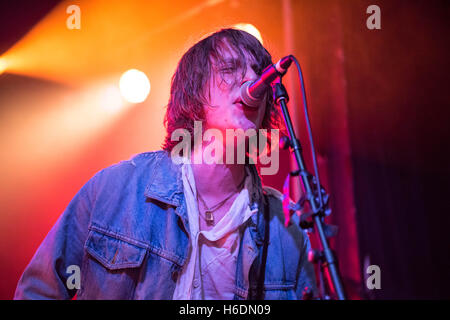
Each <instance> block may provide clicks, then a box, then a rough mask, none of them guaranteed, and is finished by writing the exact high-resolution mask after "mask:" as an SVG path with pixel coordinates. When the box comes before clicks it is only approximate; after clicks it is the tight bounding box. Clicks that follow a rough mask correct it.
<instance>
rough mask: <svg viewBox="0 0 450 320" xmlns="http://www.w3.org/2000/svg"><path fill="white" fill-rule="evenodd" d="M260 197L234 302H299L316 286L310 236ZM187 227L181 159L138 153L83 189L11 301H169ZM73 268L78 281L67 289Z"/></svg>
mask: <svg viewBox="0 0 450 320" xmlns="http://www.w3.org/2000/svg"><path fill="white" fill-rule="evenodd" d="M258 181H259V183H260V180H259V178H258ZM264 198H265V199H266V202H265V203H266V204H265V205H263V203H262V202H261V205H260V206H259V210H258V213H257V214H254V215H253V216H252V218H251V219H249V220H248V221H247V223H246V224H245V225H244V226H242V228H243V230H242V232H243V236H242V238H241V243H240V250H239V255H238V261H237V269H236V284H235V290H234V298H235V299H255V298H257V299H297V298H301V297H302V291H303V290H304V288H305V287H309V288H311V289H313V290H314V291H315V290H316V288H315V275H314V268H313V266H312V265H311V264H310V263H309V262H308V259H307V253H308V250H309V248H310V243H309V239H308V236H307V234H306V233H305V232H304V231H303V230H301V229H300V228H299V227H298V220H297V216H296V215H294V216H293V220H294V222H293V223H292V225H291V226H289V227H287V228H286V227H284V223H283V222H284V215H283V211H282V203H281V201H280V199H279V198H277V197H276V196H274V195H273V194H267V195H265V196H264ZM267 211H268V212H267ZM187 230H189V226H188V219H187V212H186V203H185V200H184V193H183V184H182V180H181V170H180V165H176V164H174V163H173V162H172V161H171V158H170V156H169V154H168V153H167V152H165V151H156V152H147V153H142V154H138V155H136V156H135V157H133V158H131V159H130V160H127V161H122V162H120V163H118V164H115V165H113V166H110V167H108V168H105V169H103V170H101V171H100V172H98V173H97V174H96V175H95V176H94V177H93V178H91V179H90V180H89V181H88V182H87V183H86V184H85V185H84V186H83V187H82V188H81V189H80V191H79V192H78V193H77V194H76V196H75V197H74V198H73V199H72V201H71V202H70V203H69V205H68V206H67V208H66V210H65V211H64V212H63V214H62V215H61V216H60V217H59V219H58V221H57V222H56V224H55V225H54V226H53V228H52V229H51V230H50V232H49V233H48V235H47V236H46V238H45V239H44V241H43V242H42V244H41V245H40V247H39V248H38V250H37V251H36V253H35V255H34V256H33V258H32V260H31V262H30V263H29V265H28V266H27V267H26V269H25V271H24V273H23V275H22V277H21V278H20V280H19V283H18V286H17V289H16V292H15V296H14V298H15V299H71V298H73V297H74V295H75V294H76V297H77V299H172V296H173V293H174V290H175V284H176V280H177V277H178V275H179V274H180V273H181V270H182V268H183V265H184V264H185V262H186V259H187V256H188V252H189V246H190V243H189V232H188V231H187ZM74 266H75V267H74ZM77 268H79V269H78V270H79V271H80V272H79V275H80V278H79V279H80V280H79V285H80V287H79V288H77V287H75V288H73V285H72V286H70V285H69V284H70V283H72V284H73V283H75V284H76V281H75V282H73V280H74V278H73V277H74V276H76V272H77V270H76V269H77ZM262 284H263V285H262ZM258 294H259V295H258Z"/></svg>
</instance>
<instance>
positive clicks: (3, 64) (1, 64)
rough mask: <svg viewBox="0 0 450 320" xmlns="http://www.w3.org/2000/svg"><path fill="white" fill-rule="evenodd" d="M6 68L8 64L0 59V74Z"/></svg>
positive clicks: (3, 59)
mask: <svg viewBox="0 0 450 320" xmlns="http://www.w3.org/2000/svg"><path fill="white" fill-rule="evenodd" d="M7 66H8V64H7V63H6V59H5V58H0V74H2V73H3V72H4V71H5V70H6V68H7Z"/></svg>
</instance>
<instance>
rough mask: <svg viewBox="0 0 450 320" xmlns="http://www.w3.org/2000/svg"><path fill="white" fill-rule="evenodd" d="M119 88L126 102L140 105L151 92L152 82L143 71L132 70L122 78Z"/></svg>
mask: <svg viewBox="0 0 450 320" xmlns="http://www.w3.org/2000/svg"><path fill="white" fill-rule="evenodd" d="M119 88H120V93H121V94H122V96H123V97H124V98H125V100H127V101H128V102H131V103H140V102H143V101H144V100H145V99H146V98H147V96H148V94H149V92H150V81H149V80H148V78H147V76H146V75H145V73H143V72H142V71H139V70H136V69H130V70H128V71H126V72H125V73H124V74H123V75H122V76H121V77H120V82H119Z"/></svg>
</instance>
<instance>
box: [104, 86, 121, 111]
mask: <svg viewBox="0 0 450 320" xmlns="http://www.w3.org/2000/svg"><path fill="white" fill-rule="evenodd" d="M99 100H100V101H99V105H100V106H101V107H102V108H103V110H105V111H107V112H109V113H118V112H119V111H120V110H121V109H122V108H123V107H124V103H123V99H122V95H121V94H120V90H119V88H118V87H117V86H115V85H109V86H105V87H104V88H103V89H102V90H100V92H99Z"/></svg>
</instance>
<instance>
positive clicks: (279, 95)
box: [273, 78, 346, 300]
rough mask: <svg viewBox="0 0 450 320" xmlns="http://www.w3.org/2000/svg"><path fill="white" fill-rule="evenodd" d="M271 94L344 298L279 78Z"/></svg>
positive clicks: (321, 210) (339, 294)
mask: <svg viewBox="0 0 450 320" xmlns="http://www.w3.org/2000/svg"><path fill="white" fill-rule="evenodd" d="M273 95H274V100H275V102H276V103H277V104H278V105H279V106H280V107H281V111H282V113H283V117H284V121H285V124H286V128H287V130H288V133H289V140H290V141H289V143H290V146H291V148H292V149H293V152H294V155H295V159H296V161H297V164H298V169H299V171H298V175H300V177H301V179H302V182H303V185H304V186H305V191H306V196H307V201H308V202H309V204H310V206H311V209H312V212H313V222H314V224H315V226H316V229H317V232H318V235H319V241H320V243H321V247H322V250H323V252H322V256H323V259H324V262H325V263H324V267H325V268H326V269H327V271H328V274H329V275H330V277H331V279H332V282H333V287H334V291H335V292H336V295H337V297H338V299H339V300H345V299H346V297H345V293H344V288H343V286H342V281H341V278H340V275H339V272H338V268H337V263H336V258H335V256H334V253H333V251H332V250H331V249H330V247H329V245H328V240H327V237H326V234H325V231H324V225H323V223H322V219H323V217H324V216H325V208H323V207H322V206H321V204H320V203H319V204H318V203H317V202H316V197H315V196H314V191H313V187H312V185H311V182H310V181H309V176H311V175H310V174H309V173H308V172H307V171H306V168H305V163H304V161H303V156H302V150H301V147H300V142H299V141H298V140H297V137H296V136H295V132H294V128H293V125H292V121H291V117H290V115H289V111H288V109H287V105H286V103H287V101H289V96H288V94H287V91H286V88H285V87H284V85H283V84H282V83H281V78H280V82H279V83H275V84H274V85H273ZM318 189H319V192H322V190H321V186H318Z"/></svg>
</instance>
